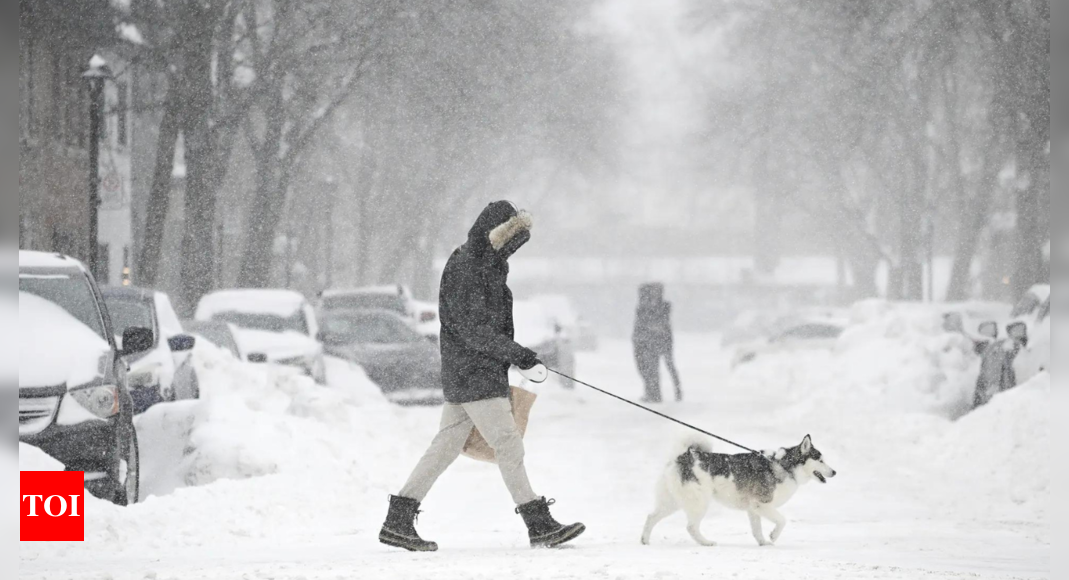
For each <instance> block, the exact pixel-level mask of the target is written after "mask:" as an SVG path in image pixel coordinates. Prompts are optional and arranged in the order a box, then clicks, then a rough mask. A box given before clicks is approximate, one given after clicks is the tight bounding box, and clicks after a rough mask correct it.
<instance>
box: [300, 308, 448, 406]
mask: <svg viewBox="0 0 1069 580" xmlns="http://www.w3.org/2000/svg"><path fill="white" fill-rule="evenodd" d="M321 322H322V328H321V329H320V331H319V337H320V339H321V340H322V341H323V344H324V347H325V348H326V351H327V353H328V354H330V355H331V356H336V357H338V358H343V359H346V360H350V361H353V362H355V363H358V364H359V365H360V366H362V367H364V371H365V372H366V373H367V376H368V378H370V379H371V380H372V381H374V382H375V383H376V384H377V385H379V388H381V389H382V392H383V393H385V394H386V396H387V398H389V399H390V400H391V401H394V402H396V403H400V404H422V405H427V404H441V403H442V402H443V401H444V398H443V396H442V380H441V375H442V359H441V355H440V354H439V351H438V345H437V344H436V343H435V342H434V341H432V340H429V339H428V338H427V337H425V336H423V335H421V334H420V333H419V332H417V331H416V329H415V328H414V325H413V324H412V321H411V320H409V319H408V318H406V317H404V316H401V315H400V314H397V313H396V312H394V311H391V310H374V309H354V310H338V309H335V310H329V311H327V312H326V313H324V314H323V320H322V321H321Z"/></svg>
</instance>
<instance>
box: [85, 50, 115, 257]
mask: <svg viewBox="0 0 1069 580" xmlns="http://www.w3.org/2000/svg"><path fill="white" fill-rule="evenodd" d="M82 78H84V79H85V80H86V81H87V82H88V83H89V271H90V272H91V273H92V274H93V276H99V275H100V271H99V266H100V256H99V251H100V250H99V246H100V244H99V243H98V242H97V235H98V234H97V230H98V228H99V222H100V127H101V123H102V122H103V120H104V111H103V109H104V98H103V97H104V82H105V81H107V80H108V79H110V78H113V77H112V74H111V69H110V68H109V67H108V63H107V62H106V61H105V60H104V59H103V58H101V57H100V56H99V55H93V58H91V59H89V70H87V71H85V72H84V73H82Z"/></svg>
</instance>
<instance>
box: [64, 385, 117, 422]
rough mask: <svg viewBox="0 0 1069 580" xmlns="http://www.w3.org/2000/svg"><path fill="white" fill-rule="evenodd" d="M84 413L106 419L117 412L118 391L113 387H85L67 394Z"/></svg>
mask: <svg viewBox="0 0 1069 580" xmlns="http://www.w3.org/2000/svg"><path fill="white" fill-rule="evenodd" d="M68 394H69V395H70V396H71V398H73V399H74V400H75V401H77V402H78V404H79V405H81V406H82V407H84V408H85V410H86V411H89V412H90V413H92V414H94V415H96V416H97V417H100V418H101V419H107V418H108V417H113V416H114V415H115V414H116V413H118V412H119V389H118V387H116V386H115V385H101V386H99V387H86V388H82V389H76V390H73V391H70V392H69V393H68Z"/></svg>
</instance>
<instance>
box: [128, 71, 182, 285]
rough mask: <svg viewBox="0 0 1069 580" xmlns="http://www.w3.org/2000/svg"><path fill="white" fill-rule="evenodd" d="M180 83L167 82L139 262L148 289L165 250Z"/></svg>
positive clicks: (173, 79)
mask: <svg viewBox="0 0 1069 580" xmlns="http://www.w3.org/2000/svg"><path fill="white" fill-rule="evenodd" d="M180 84H181V83H180V82H179V80H178V77H176V76H171V77H170V78H169V80H168V87H167V97H166V99H165V101H164V105H163V118H162V119H161V120H160V130H159V138H158V141H157V142H156V164H155V168H154V169H153V172H152V187H151V189H150V190H149V200H148V208H147V209H146V212H145V237H144V240H143V241H142V243H141V255H140V256H138V259H137V273H138V277H137V283H138V284H140V285H142V286H146V287H149V288H151V287H154V286H156V284H157V277H158V276H159V272H160V251H161V248H162V247H163V234H164V229H165V227H166V223H167V210H168V206H169V205H170V201H171V191H172V186H173V184H174V177H173V175H174V153H175V147H176V145H177V143H178V130H179V112H180V109H181V105H182V99H181V98H180V96H179V91H180V89H179V87H180Z"/></svg>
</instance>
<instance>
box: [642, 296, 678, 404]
mask: <svg viewBox="0 0 1069 580" xmlns="http://www.w3.org/2000/svg"><path fill="white" fill-rule="evenodd" d="M671 313H672V304H671V303H670V302H668V301H666V300H665V299H664V285H662V284H660V283H659V282H650V283H647V284H643V285H641V286H639V288H638V308H637V310H636V311H635V329H634V332H633V333H632V335H631V342H632V346H634V349H635V363H636V365H637V366H638V372H639V374H640V375H641V376H642V382H643V383H644V384H645V387H646V395H645V397H643V399H642V400H643V401H644V402H646V403H660V402H661V357H664V361H665V365H666V366H667V367H668V373H669V374H670V375H671V376H672V383H673V385H674V386H675V391H676V400H677V401H681V400H683V390H682V387H681V386H680V383H679V372H678V371H677V370H676V363H675V356H674V353H673V346H672V342H673V341H672V320H671Z"/></svg>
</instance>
